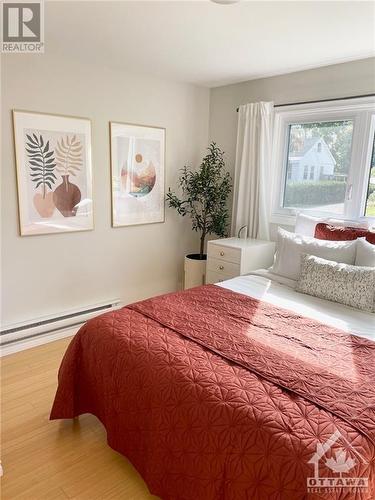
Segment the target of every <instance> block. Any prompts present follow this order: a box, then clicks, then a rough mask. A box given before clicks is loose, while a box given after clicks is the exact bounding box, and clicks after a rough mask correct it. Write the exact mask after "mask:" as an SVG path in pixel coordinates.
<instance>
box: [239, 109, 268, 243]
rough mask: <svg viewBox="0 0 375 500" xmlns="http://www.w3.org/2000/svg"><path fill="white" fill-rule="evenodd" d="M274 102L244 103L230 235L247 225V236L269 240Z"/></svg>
mask: <svg viewBox="0 0 375 500" xmlns="http://www.w3.org/2000/svg"><path fill="white" fill-rule="evenodd" d="M272 127H273V103H272V102H256V103H251V104H244V105H243V106H240V108H239V110H238V131H237V148H236V163H235V174H234V192H233V209H232V234H233V235H235V236H236V235H237V231H238V230H239V229H240V227H242V226H245V225H246V226H248V236H249V237H250V238H259V239H263V240H269V213H270V210H269V208H270V203H271V200H270V189H271V168H270V166H271V165H270V164H271V154H272V151H271V148H272Z"/></svg>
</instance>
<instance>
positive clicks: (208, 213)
mask: <svg viewBox="0 0 375 500" xmlns="http://www.w3.org/2000/svg"><path fill="white" fill-rule="evenodd" d="M179 185H180V188H181V191H182V197H181V198H179V197H178V196H177V195H176V194H175V193H174V192H172V191H171V188H169V189H168V193H167V202H168V205H169V207H171V208H175V209H176V210H177V212H178V213H179V214H180V215H182V216H183V217H185V216H186V215H188V216H189V217H190V218H191V223H192V228H193V230H194V231H197V232H199V234H200V250H199V253H194V254H190V255H186V256H185V288H191V287H193V286H199V285H202V284H204V276H205V268H206V259H207V255H206V254H205V253H204V248H205V241H206V237H207V235H209V234H216V235H217V236H221V237H224V236H226V229H227V226H228V207H227V200H228V196H229V194H230V192H231V176H230V174H229V173H228V172H226V171H225V163H224V152H223V151H222V150H221V149H220V148H219V147H217V146H216V144H215V143H214V142H212V143H211V144H210V146H209V147H208V154H207V155H206V156H205V157H204V158H203V160H202V163H201V165H200V167H199V169H198V170H192V169H191V168H190V167H187V166H185V167H184V168H183V169H182V174H181V176H180V178H179Z"/></svg>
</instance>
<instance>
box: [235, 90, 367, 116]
mask: <svg viewBox="0 0 375 500" xmlns="http://www.w3.org/2000/svg"><path fill="white" fill-rule="evenodd" d="M361 97H375V94H362V95H352V96H348V97H332V99H319V100H318V101H302V102H288V103H286V104H275V106H274V107H275V108H282V107H284V106H299V105H301V104H316V103H319V102H330V101H346V100H348V99H360V98H361ZM239 109H240V108H237V109H236V111H237V113H238V110H239Z"/></svg>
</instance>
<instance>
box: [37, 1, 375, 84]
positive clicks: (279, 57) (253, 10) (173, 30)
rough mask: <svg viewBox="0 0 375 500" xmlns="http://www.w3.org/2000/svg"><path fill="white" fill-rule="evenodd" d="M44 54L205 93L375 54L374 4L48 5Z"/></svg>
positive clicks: (172, 3) (348, 2)
mask: <svg viewBox="0 0 375 500" xmlns="http://www.w3.org/2000/svg"><path fill="white" fill-rule="evenodd" d="M45 5H46V7H45V9H46V10H45V32H46V40H45V42H46V44H45V50H46V52H49V51H51V53H61V54H62V55H65V56H67V57H74V58H75V59H78V60H81V61H87V62H96V63H98V62H99V63H100V64H103V65H107V66H111V67H115V68H121V69H124V70H126V71H130V72H133V73H144V74H148V75H151V76H156V77H161V78H163V79H170V80H175V81H183V82H190V83H194V84H197V85H204V86H208V87H213V86H218V85H225V84H228V83H234V82H239V81H244V80H250V79H254V78H260V77H264V76H271V75H276V74H282V73H289V72H292V71H298V70H303V69H308V68H313V67H318V66H325V65H329V64H334V63H340V62H345V61H350V60H354V59H362V58H366V57H371V56H374V55H375V3H374V2H360V1H339V2H337V1H334V2H331V1H326V2H319V1H305V2H304V1H291V2H284V1H278V2H267V1H264V2H252V1H242V2H240V3H237V4H233V5H219V4H215V3H212V2H210V1H208V0H207V1H203V0H202V1H189V2H181V1H169V2H158V1H149V2H143V1H133V2H126V1H117V2H108V1H102V2H90V1H86V2H46V4H45Z"/></svg>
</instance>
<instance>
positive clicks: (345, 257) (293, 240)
mask: <svg viewBox="0 0 375 500" xmlns="http://www.w3.org/2000/svg"><path fill="white" fill-rule="evenodd" d="M356 246H357V242H356V240H354V241H330V240H318V239H316V238H311V237H309V236H302V235H300V234H295V233H290V232H289V231H286V230H285V229H282V228H281V227H279V229H278V233H277V243H276V254H275V262H274V264H273V266H272V268H271V269H270V271H271V272H273V273H275V274H279V275H280V276H284V277H286V278H290V279H292V280H297V279H298V277H299V275H300V272H301V255H302V254H304V253H307V254H310V255H315V256H316V257H321V258H322V259H327V260H333V261H336V262H342V263H344V264H351V265H353V264H354V262H355V257H356Z"/></svg>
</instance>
